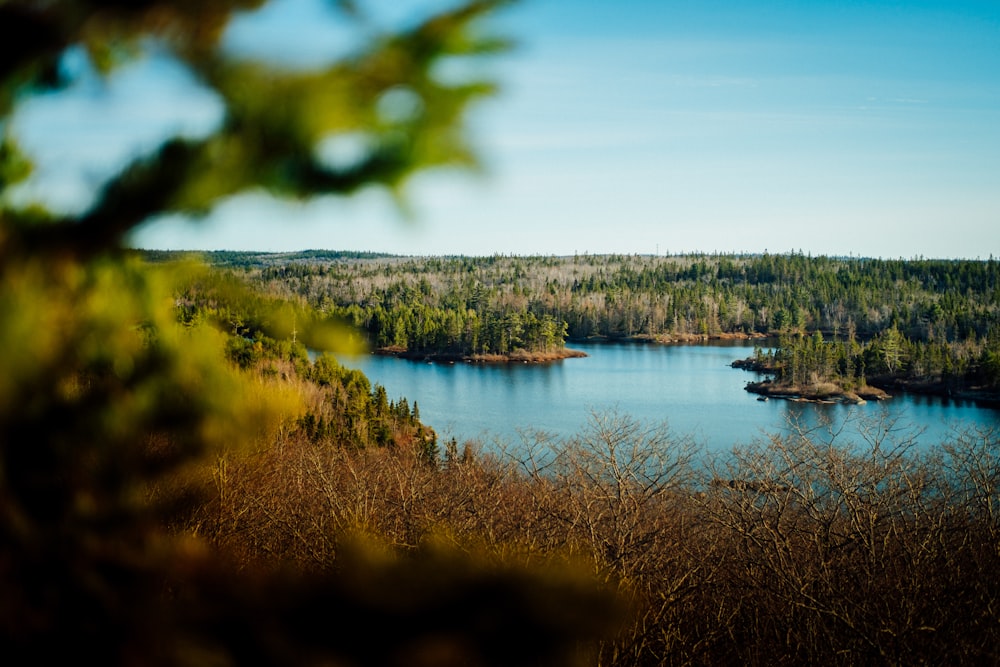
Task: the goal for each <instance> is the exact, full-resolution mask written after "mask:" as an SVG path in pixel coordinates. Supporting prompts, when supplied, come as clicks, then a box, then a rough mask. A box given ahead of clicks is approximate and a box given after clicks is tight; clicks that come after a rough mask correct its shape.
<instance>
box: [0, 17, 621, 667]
mask: <svg viewBox="0 0 1000 667" xmlns="http://www.w3.org/2000/svg"><path fill="white" fill-rule="evenodd" d="M261 4H262V3H261V2H259V0H212V1H198V2H193V1H189V0H175V1H172V2H167V1H163V0H132V1H130V2H120V1H115V0H104V1H82V0H81V1H73V0H56V1H41V0H6V1H4V2H0V134H2V137H0V312H2V313H3V315H2V317H0V590H2V591H3V594H2V596H0V656H2V657H0V659H2V660H3V662H4V663H5V664H23V663H27V662H31V663H32V664H55V663H56V662H62V661H64V660H65V659H66V657H67V656H72V659H73V660H75V661H81V662H86V661H90V662H94V661H96V662H97V664H143V665H156V664H164V665H170V664H184V665H198V664H211V665H226V664H242V663H253V664H281V665H289V664H320V663H321V664H350V665H355V664H356V665H378V664H427V665H431V664H482V665H507V664H542V663H543V662H545V663H549V664H552V663H555V664H560V663H568V662H569V661H570V660H571V659H572V658H573V656H574V655H576V654H575V652H574V646H575V642H576V641H577V640H578V639H581V638H586V637H591V636H594V635H595V634H597V633H599V632H601V631H603V630H604V629H606V628H607V627H608V620H609V619H610V612H609V611H608V610H607V609H606V608H605V607H604V606H603V605H605V603H607V602H608V601H609V599H608V597H607V596H606V595H605V594H604V593H601V592H600V591H598V590H596V589H594V588H593V587H592V586H591V585H589V584H587V583H586V581H585V580H583V579H580V578H574V577H572V576H566V577H561V578H554V577H552V576H550V575H549V574H548V573H542V572H536V571H533V570H525V569H523V568H519V567H499V568H498V567H488V566H487V565H486V564H485V563H484V562H482V561H480V560H479V559H476V558H473V557H468V556H459V555H456V554H454V553H440V552H433V553H432V552H424V551H421V552H419V553H417V554H416V555H414V556H413V557H411V558H408V559H400V558H398V557H397V556H395V555H392V554H391V553H387V554H384V555H382V556H380V557H378V558H375V557H374V555H373V553H374V552H371V550H370V549H371V548H370V547H366V549H368V550H367V551H366V550H362V551H361V552H360V553H361V554H362V555H361V556H358V557H356V558H354V559H351V558H349V557H347V556H346V555H345V556H344V557H343V558H342V559H340V560H338V561H337V564H336V567H333V566H332V564H331V567H329V568H327V569H326V570H324V571H323V572H320V573H316V572H306V571H304V570H300V569H297V568H294V567H291V566H289V565H288V564H287V563H283V561H282V559H281V557H280V554H278V555H276V556H277V557H276V558H275V559H274V561H272V562H269V563H258V564H257V565H256V566H255V567H245V566H244V565H242V564H238V563H236V562H234V561H233V560H232V558H231V557H230V556H229V555H227V554H226V553H225V552H224V551H222V550H219V549H218V548H216V547H214V546H209V545H208V544H207V543H206V542H203V541H202V539H201V538H199V537H198V534H197V531H196V530H192V531H187V532H181V531H178V529H177V526H178V525H179V524H178V522H177V520H176V517H178V516H181V515H183V514H184V513H186V512H190V509H191V507H192V506H197V505H198V504H199V503H200V502H202V500H201V498H202V496H201V494H200V491H201V489H203V488H204V487H205V485H208V484H211V483H213V478H212V474H211V471H212V467H211V465H206V461H207V462H211V461H212V457H213V456H218V457H219V458H218V459H217V460H226V457H229V456H237V457H238V456H242V455H244V454H246V453H247V452H252V451H256V450H261V449H267V448H269V447H272V446H274V443H280V442H281V441H282V440H281V439H282V437H283V436H282V434H283V433H287V432H288V431H289V429H295V428H298V429H299V432H306V430H304V429H303V427H302V425H303V424H305V425H309V424H311V425H312V428H313V429H314V430H316V428H317V427H316V425H317V424H318V423H319V421H318V420H317V416H316V414H315V412H314V411H313V410H312V407H314V406H312V405H311V401H312V402H315V394H316V391H317V390H316V389H314V388H311V387H315V386H317V385H316V384H315V383H310V381H308V377H306V378H304V379H300V381H298V382H296V381H294V378H295V377H297V372H296V366H295V364H300V365H305V364H308V361H307V360H305V359H303V355H301V354H300V353H299V352H298V350H299V347H298V346H301V340H297V337H300V338H301V339H302V340H304V339H308V341H309V344H310V345H314V346H316V347H335V348H336V347H337V346H338V345H339V346H340V347H341V348H343V347H344V345H345V344H348V343H349V341H347V340H346V338H345V335H344V333H343V331H344V328H343V326H342V325H340V324H338V323H337V322H335V321H330V320H323V319H319V318H316V317H314V316H313V315H311V314H310V312H308V311H306V310H304V309H301V308H298V307H296V306H294V305H291V304H288V303H282V302H276V301H273V300H272V301H268V300H265V299H262V298H260V297H256V296H254V295H252V294H250V293H249V292H248V291H247V290H246V289H237V288H236V287H235V286H234V285H231V284H228V283H227V282H226V281H225V280H224V279H222V278H219V277H218V276H213V275H212V274H210V273H207V272H206V271H204V269H201V268H198V267H197V266H196V265H194V264H191V263H180V264H172V263H169V264H163V265H157V266H155V267H151V266H150V265H147V264H144V263H143V262H141V261H140V260H139V259H137V258H135V257H134V256H133V254H132V253H130V252H128V251H126V250H125V249H124V248H123V243H124V239H125V237H126V235H127V234H128V232H129V231H130V230H132V229H133V228H134V227H135V226H136V225H138V224H140V223H142V222H144V221H145V220H147V219H149V218H150V217H152V216H154V215H161V214H164V213H182V214H200V213H205V212H207V211H209V210H210V209H211V207H212V206H213V204H214V203H215V202H216V201H218V200H219V199H220V198H223V197H227V196H230V195H233V194H237V193H239V192H242V191H246V190H248V189H251V188H265V189H266V190H268V191H270V192H271V193H273V194H275V195H279V196H287V197H296V198H299V197H302V198H305V197H311V196H315V195H325V194H349V193H351V192H354V191H355V190H358V189H359V188H362V187H365V186H369V185H377V186H384V187H387V188H389V189H390V191H392V192H393V193H394V194H396V195H398V196H401V195H402V186H403V184H404V182H405V181H406V179H407V177H408V176H410V175H411V174H412V173H414V172H415V171H416V170H419V169H422V168H426V167H433V166H439V165H445V164H457V165H465V166H469V165H472V164H474V159H473V155H472V152H471V150H470V148H469V146H468V145H467V143H466V140H465V137H464V134H463V132H462V119H463V114H464V112H465V110H466V108H467V106H468V105H469V103H470V102H472V101H474V100H475V99H478V98H480V97H482V96H483V95H485V94H487V93H490V92H491V91H492V90H493V87H492V85H490V84H489V83H487V82H482V81H473V82H467V83H462V84H448V83H445V82H443V81H441V80H439V79H438V78H436V77H435V76H434V74H433V72H434V70H435V67H436V65H437V64H439V63H440V62H441V61H442V60H443V59H446V58H452V57H455V56H465V55H478V54H482V53H489V52H493V51H495V50H496V49H497V48H499V47H501V46H503V42H502V41H500V40H496V39H493V38H487V37H483V36H482V34H481V33H480V32H479V30H478V28H477V27H476V23H477V20H478V19H480V18H481V17H483V16H485V15H487V14H489V13H490V12H492V11H493V10H494V9H495V8H496V7H497V6H498V5H500V4H502V3H501V2H496V1H473V2H469V3H467V4H463V5H461V6H459V7H457V8H454V9H451V10H449V11H445V12H443V13H440V14H437V15H434V16H431V17H430V18H428V19H427V20H425V21H423V22H419V23H417V24H415V25H412V26H409V27H407V28H405V29H403V30H400V31H398V32H395V33H393V34H382V33H377V32H372V31H371V29H370V28H369V27H366V26H368V25H369V24H367V23H366V21H365V7H364V5H363V3H347V2H341V3H335V4H336V8H337V10H338V11H341V12H344V13H345V15H346V16H348V17H350V18H351V20H353V21H355V22H356V26H357V28H358V30H361V31H362V32H363V33H364V34H365V35H366V37H367V41H366V44H367V47H366V48H365V49H363V50H361V51H359V52H357V53H355V54H352V55H351V56H350V57H346V58H343V59H341V60H339V61H337V62H333V63H331V64H329V65H328V66H326V67H323V68H320V69H317V70H311V71H298V70H290V69H280V68H277V67H274V66H270V65H269V64H268V63H265V62H252V61H249V60H246V59H240V58H238V57H237V56H235V55H232V54H226V53H224V52H222V51H221V50H220V49H219V48H218V45H219V40H220V36H221V35H222V34H223V32H224V30H225V29H226V26H227V24H228V22H229V20H230V19H231V18H232V16H233V14H234V12H237V11H242V10H250V9H254V8H256V7H258V6H259V5H261ZM80 48H82V49H83V50H84V51H85V53H86V54H87V56H88V58H89V62H90V64H91V65H92V66H93V68H94V69H95V70H96V71H97V72H99V73H100V74H102V75H106V74H108V73H109V72H111V71H113V70H114V68H115V67H117V66H119V65H120V64H121V63H124V62H126V61H129V60H131V59H134V58H136V57H139V56H141V55H142V54H143V53H144V52H146V51H147V50H157V51H158V52H163V51H166V52H168V53H169V54H170V55H171V57H173V58H175V59H176V60H177V61H179V62H181V63H182V64H183V65H184V66H185V67H187V68H188V69H189V70H190V71H191V73H192V74H193V75H194V77H195V78H196V79H197V80H198V81H199V82H201V83H202V84H203V85H206V86H209V87H210V88H211V89H212V91H214V93H215V94H216V95H217V96H218V97H219V99H220V100H221V102H222V103H223V105H224V106H225V116H224V118H223V120H222V122H221V124H220V125H219V126H218V127H217V128H215V129H214V130H213V131H212V132H210V133H209V134H208V135H207V136H203V137H201V138H197V139H191V138H181V137H174V138H167V139H166V140H165V142H164V143H163V145H162V146H160V147H159V148H157V149H155V150H153V151H152V152H151V153H149V154H145V155H141V156H139V157H138V158H136V159H135V160H134V161H133V162H132V163H131V164H129V165H127V166H126V167H125V168H124V169H123V170H122V171H121V172H120V173H117V174H110V175H108V178H107V180H106V182H105V183H104V185H103V186H102V187H101V188H100V191H99V192H97V193H96V198H95V200H94V203H93V204H92V205H91V206H90V207H89V208H88V209H87V210H85V211H82V212H80V213H75V214H66V213H60V212H56V211H51V210H47V208H46V207H45V205H44V202H42V203H32V204H28V205H25V204H18V203H17V202H16V201H15V198H13V197H11V196H10V191H11V188H12V186H14V185H15V184H17V183H19V182H22V181H23V180H24V179H25V178H27V177H29V175H30V173H31V162H30V156H28V155H25V153H24V152H23V151H22V150H21V149H20V148H19V146H18V141H17V137H16V136H14V133H13V128H12V126H11V123H10V118H11V117H12V116H13V114H14V113H15V112H16V111H17V109H18V108H19V105H22V104H24V103H25V102H26V101H27V100H30V99H31V98H32V97H34V96H37V95H40V94H47V93H49V92H52V91H55V90H58V89H60V88H62V87H65V86H66V85H67V84H68V81H67V77H66V73H65V72H64V71H63V69H62V67H61V63H62V59H63V58H64V56H65V54H66V53H67V51H68V50H70V49H80ZM179 103H183V101H180V102H179ZM403 111H405V113H403ZM344 136H346V137H348V138H361V139H362V140H363V141H362V145H363V146H364V148H365V151H363V152H361V153H360V154H359V155H358V157H357V159H356V160H353V161H351V162H350V163H344V162H342V161H340V162H338V161H336V160H330V159H326V158H325V157H324V154H323V151H322V150H321V145H322V144H323V143H324V142H329V141H336V140H338V139H339V138H342V137H344ZM195 301H197V302H198V303H199V304H200V306H199V308H197V309H194V310H191V311H190V312H188V311H185V307H186V305H189V303H193V302H195ZM209 302H212V303H211V305H206V304H209ZM187 315H190V317H186V316H187ZM289 336H291V337H292V340H291V342H288V337H289ZM282 341H284V342H282ZM265 343H266V344H267V345H270V346H272V348H273V349H271V351H270V353H269V354H270V355H271V358H272V359H274V360H277V361H273V362H269V363H273V364H277V363H278V361H280V360H282V359H284V362H283V363H287V364H292V365H291V366H289V367H287V372H285V371H280V372H279V367H278V366H274V365H272V366H268V367H267V369H270V371H271V372H270V373H268V372H264V371H265V370H267V369H265V368H262V367H260V366H259V365H257V364H255V359H254V357H253V355H254V354H256V353H258V352H260V353H261V354H262V355H263V356H264V357H266V356H268V355H267V354H264V351H265V349H266V348H265ZM247 350H249V353H250V357H249V358H248V359H246V360H244V359H243V356H244V352H246V351H247ZM227 355H228V356H227ZM230 359H232V360H235V361H237V362H238V363H236V364H234V363H232V361H231V360H230ZM327 371H328V372H327V375H329V376H330V378H334V377H337V378H339V377H340V375H343V373H334V372H333V369H332V367H331V368H328V369H327ZM317 372H320V371H317ZM328 380H329V378H328ZM355 384H357V383H355ZM362 384H364V388H365V390H366V393H365V399H364V401H362V402H363V403H364V402H368V403H371V402H372V401H373V400H374V404H376V405H381V403H382V402H383V399H384V391H383V392H382V394H381V395H378V396H377V397H376V399H371V398H369V394H368V393H367V392H368V391H369V390H370V387H368V386H367V380H365V383H362ZM359 386H360V385H359ZM326 391H333V389H327V390H326ZM359 400H360V399H359ZM366 404H367V403H366ZM329 409H331V408H330V407H329V405H328V406H327V410H329ZM406 410H408V407H407V408H406ZM397 412H402V411H400V410H397ZM413 412H414V413H415V412H416V410H415V409H414V411H413ZM310 415H312V416H313V418H312V421H310V420H309V416H310ZM320 417H323V415H322V414H321V415H320ZM407 418H411V419H413V420H414V421H415V420H416V417H415V414H414V415H408V416H407ZM393 423H396V422H393ZM296 425H299V426H296ZM329 432H330V431H329V429H326V431H325V433H327V434H329ZM384 435H385V434H384V433H382V435H380V436H379V438H381V439H382V440H384V441H387V437H383V436H384ZM316 441H317V442H320V440H316ZM275 451H277V450H275ZM241 452H242V454H241ZM285 482H287V480H285ZM345 553H346V552H345ZM559 609H562V610H563V611H564V612H565V613H562V614H560V613H553V610H559ZM439 617H440V618H445V619H454V620H455V622H456V623H457V625H456V628H457V630H455V632H454V633H453V634H452V635H449V637H448V638H446V639H445V640H441V638H440V636H441V633H440V631H439V628H438V625H437V623H436V619H437V618H439ZM585 621H586V622H585ZM373 631H374V632H378V633H379V639H378V640H377V642H371V641H370V640H368V639H367V637H370V636H371V633H372V632H373ZM363 638H364V639H363Z"/></svg>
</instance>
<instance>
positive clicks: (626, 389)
mask: <svg viewBox="0 0 1000 667" xmlns="http://www.w3.org/2000/svg"><path fill="white" fill-rule="evenodd" d="M570 347H573V348H576V349H580V350H582V351H584V352H586V353H587V354H588V355H589V356H588V357H586V358H580V359H566V360H564V361H560V362H556V363H552V364H497V365H482V364H468V363H453V364H451V363H427V362H417V361H408V360H403V359H397V358H394V357H382V356H363V357H356V358H348V359H341V363H344V364H345V365H347V366H349V367H352V368H358V369H361V370H362V371H363V372H364V373H365V374H366V375H367V376H368V377H369V379H370V380H371V381H372V383H378V384H381V385H382V386H384V387H385V388H386V391H387V393H388V395H389V397H390V399H392V400H396V399H398V398H399V397H402V396H405V397H406V398H407V400H408V401H410V403H411V404H412V402H413V401H414V400H416V401H417V403H418V405H419V408H420V417H421V421H423V422H424V423H425V424H428V425H429V426H432V427H433V428H434V429H435V430H436V431H437V432H438V435H439V440H440V441H441V442H443V441H444V440H446V439H449V438H452V437H455V438H457V439H458V441H459V442H464V441H466V440H479V441H483V442H487V443H488V442H491V441H493V440H496V439H501V440H504V441H507V442H511V443H517V442H519V441H520V438H521V434H522V432H526V431H530V430H541V431H546V432H549V433H552V434H554V435H556V436H569V435H572V434H574V433H578V432H580V431H581V430H582V429H583V428H584V427H585V426H586V423H587V420H588V417H589V415H590V414H591V413H592V412H594V411H596V412H602V411H607V410H611V409H616V410H618V411H619V412H620V413H623V414H628V415H631V416H633V417H635V418H637V419H640V420H642V421H651V422H657V423H658V422H661V421H666V422H667V424H668V426H669V428H670V429H671V430H672V431H673V432H674V433H676V434H685V435H691V436H693V437H694V438H695V439H696V440H697V441H698V442H700V443H702V444H704V445H706V446H707V447H708V448H709V449H710V450H716V451H718V450H724V449H729V448H731V447H732V446H733V445H735V444H740V443H743V444H745V443H748V442H750V441H751V440H753V439H755V438H759V437H762V436H764V435H765V434H767V433H775V432H780V431H782V430H786V429H787V428H788V420H789V419H790V418H797V419H799V420H804V421H805V423H808V424H818V423H820V422H821V420H823V419H825V418H830V419H832V420H833V421H834V423H839V422H840V421H842V420H843V419H845V418H846V417H848V416H849V415H854V416H863V417H872V418H882V419H884V420H885V421H886V422H888V421H894V422H895V424H896V428H901V429H904V430H908V429H923V430H924V433H923V434H922V435H921V436H920V441H921V442H924V443H936V442H940V441H941V440H943V439H946V438H948V437H949V436H950V435H951V434H952V433H953V430H954V429H955V428H968V427H983V426H998V427H1000V410H996V409H993V408H988V407H983V406H979V405H977V404H975V403H973V402H971V401H955V400H946V399H940V398H934V397H925V396H913V395H900V396H896V397H894V398H892V399H891V400H888V401H884V402H878V403H876V402H869V403H868V404H866V405H863V406H848V405H817V404H811V403H795V402H790V401H784V400H775V399H772V400H770V401H767V402H762V401H758V400H757V397H756V395H754V394H750V393H749V392H747V391H745V390H744V389H743V387H744V385H745V384H746V383H747V382H748V381H750V380H756V379H758V376H757V375H756V374H753V373H748V372H746V371H743V370H739V369H734V368H731V367H730V363H731V362H732V361H733V360H735V359H742V358H745V357H747V356H749V355H750V354H751V353H752V344H749V345H748V344H746V343H744V342H742V341H736V342H731V341H726V342H719V343H712V344H705V345H653V344H648V345H647V344H632V343H629V344H576V345H570Z"/></svg>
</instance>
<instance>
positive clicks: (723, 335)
mask: <svg viewBox="0 0 1000 667" xmlns="http://www.w3.org/2000/svg"><path fill="white" fill-rule="evenodd" d="M771 337H772V336H769V335H768V334H762V333H757V332H754V333H743V332H740V331H737V332H724V331H723V332H718V333H711V334H695V333H662V334H655V335H654V334H634V335H632V336H586V337H583V338H569V339H567V341H566V342H567V343H660V344H663V345H672V344H678V343H705V342H708V341H710V340H759V339H762V338H771Z"/></svg>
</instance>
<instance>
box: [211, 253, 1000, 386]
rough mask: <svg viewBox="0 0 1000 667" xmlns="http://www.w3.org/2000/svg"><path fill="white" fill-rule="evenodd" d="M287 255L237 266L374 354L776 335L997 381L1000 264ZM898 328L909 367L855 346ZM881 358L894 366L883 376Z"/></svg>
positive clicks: (790, 257)
mask: <svg viewBox="0 0 1000 667" xmlns="http://www.w3.org/2000/svg"><path fill="white" fill-rule="evenodd" d="M280 257H281V256H268V255H254V256H247V257H245V258H244V259H245V261H244V263H242V264H233V263H230V264H228V265H229V266H231V267H238V268H235V269H234V270H236V271H237V273H238V274H239V275H240V276H241V277H242V278H243V279H244V280H247V281H249V282H250V283H251V284H252V285H254V286H256V287H257V288H259V289H260V290H262V291H263V292H264V293H267V294H272V295H276V296H282V297H286V298H292V299H299V300H301V301H302V302H304V303H305V304H308V305H309V306H310V307H311V308H313V309H315V310H316V311H318V312H321V313H324V314H327V315H335V316H338V317H342V318H345V319H347V320H348V321H350V322H351V323H353V324H355V325H356V326H358V327H360V328H362V329H363V330H364V331H366V332H367V334H368V336H369V338H370V341H371V344H372V345H373V346H375V347H390V346H393V347H398V348H406V349H410V350H427V351H449V352H461V353H469V354H472V353H480V352H494V353H500V354H505V353H509V352H511V351H513V350H516V349H528V350H544V349H551V348H558V347H561V346H562V345H563V344H564V341H565V340H566V339H567V338H578V339H582V338H589V337H605V338H618V339H620V338H635V337H643V338H651V339H669V338H671V337H678V336H680V337H691V336H705V337H710V336H714V335H724V334H746V335H753V334H765V335H772V336H784V337H785V338H784V340H785V341H786V342H787V343H789V344H790V343H791V342H793V341H796V340H798V336H804V335H813V334H815V333H817V332H819V333H821V334H822V335H823V336H825V338H826V340H827V341H828V342H829V343H830V345H833V344H834V341H836V345H840V346H841V347H840V348H838V350H837V351H836V352H835V353H834V352H833V351H831V353H830V355H828V356H830V360H829V363H828V364H827V363H826V362H824V363H823V364H820V365H818V366H817V365H815V364H814V365H811V366H810V367H809V368H808V370H807V371H802V370H801V368H802V366H801V365H798V366H797V365H796V364H795V363H794V356H795V353H793V352H791V351H789V352H788V353H787V354H786V355H785V357H786V359H785V361H786V363H787V364H789V367H790V368H791V367H792V366H794V367H795V368H796V369H798V370H795V371H793V372H795V373H808V374H811V373H813V372H814V371H816V370H819V371H820V372H821V373H823V372H826V371H830V372H831V373H834V374H839V375H841V376H843V377H844V378H846V377H848V376H851V375H853V376H855V377H859V378H863V377H864V376H865V374H866V373H867V374H875V373H879V374H890V375H891V374H899V373H903V374H904V375H905V376H906V377H909V378H911V379H912V378H915V377H920V378H926V377H930V376H940V377H944V378H947V379H948V381H949V382H953V383H957V384H959V385H965V384H969V383H973V384H977V383H978V384H984V383H985V384H987V385H992V386H996V383H997V379H998V378H997V375H996V369H995V368H994V366H995V365H996V364H995V358H996V356H997V354H998V353H1000V333H998V332H1000V264H998V262H997V261H996V260H995V259H993V258H992V257H991V258H990V259H988V260H984V261H980V260H928V259H911V260H903V259H897V260H886V259H856V258H843V257H839V258H838V257H811V256H808V255H804V254H801V253H790V254H781V255H772V254H763V255H703V254H698V255H680V256H671V257H653V256H632V255H600V256H596V255H595V256H591V255H584V256H573V257H541V256H539V257H507V256H500V255H495V256H491V257H426V258H405V257H370V258H365V257H350V256H346V255H345V256H343V257H338V254H337V253H331V254H330V255H329V256H328V257H326V258H324V259H319V258H317V259H315V260H314V261H306V260H307V259H308V258H305V257H302V256H294V257H292V258H290V259H288V260H286V261H280ZM317 257H318V255H317ZM889 332H895V333H893V334H889ZM889 335H891V336H894V338H893V341H894V344H896V346H897V347H898V348H899V355H898V359H896V357H894V356H893V355H892V354H890V355H888V356H886V355H885V354H882V353H880V352H878V351H876V350H872V351H869V352H868V353H867V355H865V354H861V353H860V352H859V350H857V349H852V348H851V346H852V345H858V346H862V345H870V344H872V341H874V340H875V339H876V338H881V339H882V340H885V337H886V336H889ZM897 339H898V340H897ZM833 357H836V359H833ZM878 359H883V360H886V359H887V360H888V361H886V363H883V364H881V365H878V368H876V365H873V363H872V362H873V361H877V360H878ZM894 360H895V361H898V363H894ZM991 360H992V361H991Z"/></svg>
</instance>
